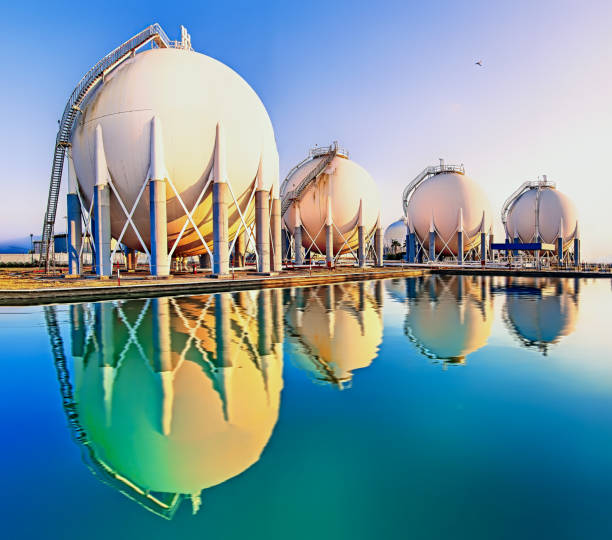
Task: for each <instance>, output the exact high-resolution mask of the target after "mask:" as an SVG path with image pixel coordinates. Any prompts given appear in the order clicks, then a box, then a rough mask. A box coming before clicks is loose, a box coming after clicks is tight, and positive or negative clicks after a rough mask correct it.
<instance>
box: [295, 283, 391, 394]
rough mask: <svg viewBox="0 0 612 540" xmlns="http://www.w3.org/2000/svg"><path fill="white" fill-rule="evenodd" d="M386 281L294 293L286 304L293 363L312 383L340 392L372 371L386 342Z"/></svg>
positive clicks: (302, 290) (297, 290)
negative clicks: (383, 301) (383, 299)
mask: <svg viewBox="0 0 612 540" xmlns="http://www.w3.org/2000/svg"><path fill="white" fill-rule="evenodd" d="M376 287H379V288H380V287H382V282H380V281H378V282H373V283H371V282H368V283H365V282H359V283H345V284H341V285H326V286H321V287H310V288H306V289H295V290H294V293H295V294H294V296H293V297H292V298H291V299H290V300H289V302H288V303H287V304H286V306H285V320H286V327H287V340H288V346H289V347H290V350H291V355H290V356H291V360H292V362H293V363H295V364H296V365H297V366H298V367H299V368H300V369H302V370H304V371H306V372H307V373H308V374H309V376H310V377H311V378H312V379H313V381H315V382H317V383H320V384H330V385H333V386H336V387H338V388H339V389H343V388H345V387H346V386H347V385H350V384H352V379H353V372H354V371H356V370H359V369H363V368H366V367H368V366H369V365H370V364H371V363H372V361H373V360H374V358H376V355H377V353H378V347H379V345H380V344H381V342H382V334H383V323H382V316H381V305H380V291H378V293H377V292H376V290H375V288H376Z"/></svg>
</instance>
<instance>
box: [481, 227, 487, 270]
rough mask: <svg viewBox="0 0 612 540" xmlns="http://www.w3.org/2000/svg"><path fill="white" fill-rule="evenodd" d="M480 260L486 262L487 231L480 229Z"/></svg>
mask: <svg viewBox="0 0 612 540" xmlns="http://www.w3.org/2000/svg"><path fill="white" fill-rule="evenodd" d="M480 260H481V261H482V262H484V263H486V262H487V233H486V232H484V231H480Z"/></svg>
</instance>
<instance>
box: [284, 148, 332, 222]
mask: <svg viewBox="0 0 612 540" xmlns="http://www.w3.org/2000/svg"><path fill="white" fill-rule="evenodd" d="M328 150H329V151H328V152H326V153H324V154H323V153H321V154H318V155H316V154H315V155H313V159H314V157H323V159H322V160H321V162H320V163H319V164H318V165H317V166H316V167H315V168H314V169H313V170H312V171H310V172H309V173H308V174H307V175H306V176H305V177H304V179H303V180H302V181H301V182H300V183H299V184H298V185H297V187H296V188H295V189H294V190H292V191H288V192H287V193H285V194H284V195H283V202H282V205H281V216H284V215H285V212H286V211H287V210H288V209H289V207H290V206H291V203H293V201H299V200H300V199H301V197H302V194H303V193H304V191H306V189H307V188H308V187H309V186H310V184H312V183H313V182H314V181H315V180H316V179H317V177H318V176H319V175H320V174H321V173H322V172H323V171H324V170H325V169H326V167H327V166H328V165H329V164H330V163H331V162H332V160H333V159H334V158H335V157H336V154H337V153H338V145H337V143H334V144H333V145H331V146H330V147H329V149H328ZM302 163H304V162H302ZM300 165H301V164H300ZM294 170H295V169H292V170H291V172H290V173H289V174H288V175H287V178H286V179H285V182H287V181H288V179H289V177H290V176H291V175H292V174H293V172H294Z"/></svg>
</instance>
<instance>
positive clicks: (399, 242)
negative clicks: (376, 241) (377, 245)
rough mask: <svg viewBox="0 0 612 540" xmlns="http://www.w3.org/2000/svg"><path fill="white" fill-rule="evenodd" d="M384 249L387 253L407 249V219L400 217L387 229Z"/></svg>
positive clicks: (384, 237)
mask: <svg viewBox="0 0 612 540" xmlns="http://www.w3.org/2000/svg"><path fill="white" fill-rule="evenodd" d="M383 249H384V251H385V253H386V254H393V255H395V254H397V253H401V252H402V251H405V250H406V220H405V219H404V218H400V219H398V220H397V221H394V222H393V223H391V225H389V226H388V227H387V228H386V229H385V234H384V236H383Z"/></svg>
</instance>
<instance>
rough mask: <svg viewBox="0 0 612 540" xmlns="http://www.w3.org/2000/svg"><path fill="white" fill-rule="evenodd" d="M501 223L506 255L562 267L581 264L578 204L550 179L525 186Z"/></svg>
mask: <svg viewBox="0 0 612 540" xmlns="http://www.w3.org/2000/svg"><path fill="white" fill-rule="evenodd" d="M501 220H502V223H503V225H504V230H505V232H506V245H505V246H497V247H498V249H504V248H505V249H506V253H508V254H512V255H513V256H514V257H515V258H520V259H521V260H525V261H533V260H535V264H536V265H537V267H538V268H539V267H541V265H542V262H545V263H546V264H547V265H550V264H551V263H555V264H557V265H558V266H563V265H578V264H579V263H580V237H579V232H578V218H577V212H576V208H575V206H574V204H573V203H572V201H571V200H570V199H569V197H568V196H567V195H565V194H564V193H562V192H560V191H559V190H558V189H557V186H556V184H555V183H554V182H551V181H549V180H548V178H547V177H546V175H544V176H543V177H542V178H541V179H538V180H536V181H531V182H525V183H523V184H522V185H521V186H520V187H519V188H518V189H517V190H516V191H515V192H514V193H513V194H512V195H511V196H510V197H509V198H508V199H507V200H506V202H505V203H504V205H503V207H502V211H501Z"/></svg>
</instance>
